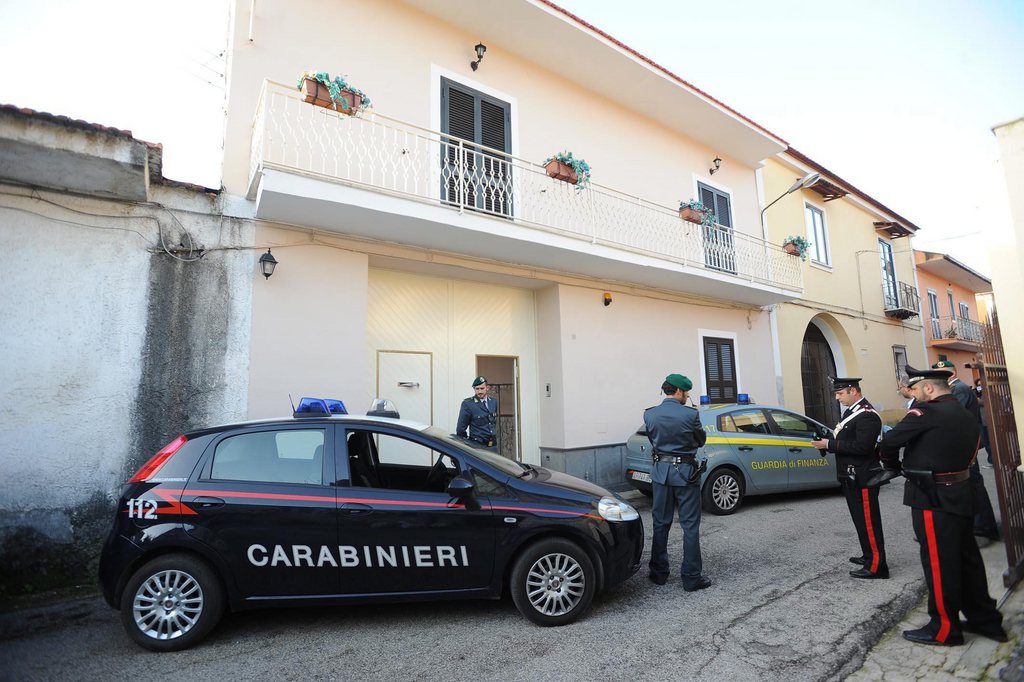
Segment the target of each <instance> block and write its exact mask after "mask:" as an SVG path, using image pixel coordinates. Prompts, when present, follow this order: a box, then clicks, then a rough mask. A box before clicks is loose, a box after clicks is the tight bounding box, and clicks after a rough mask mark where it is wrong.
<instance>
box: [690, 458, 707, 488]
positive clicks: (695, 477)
mask: <svg viewBox="0 0 1024 682" xmlns="http://www.w3.org/2000/svg"><path fill="white" fill-rule="evenodd" d="M707 470H708V461H707V460H706V459H702V460H701V461H700V466H697V467H693V473H692V474H690V477H689V478H688V479H686V480H687V482H689V483H694V484H695V483H697V482H698V481H700V477H701V476H703V475H704V472H705V471H707Z"/></svg>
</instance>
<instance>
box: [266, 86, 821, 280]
mask: <svg viewBox="0 0 1024 682" xmlns="http://www.w3.org/2000/svg"><path fill="white" fill-rule="evenodd" d="M261 168H275V169H279V170H285V171H289V172H297V173H301V174H305V175H310V176H313V177H317V178H321V179H326V180H329V181H333V182H338V183H342V184H346V185H351V186H356V187H361V188H364V189H370V190H374V191H378V192H384V193H387V194H392V195H398V196H402V197H405V198H408V199H410V200H414V201H419V202H426V203H430V204H435V205H439V206H446V207H450V208H451V209H452V210H457V211H459V212H463V211H474V212H477V213H481V214H486V215H490V216H493V217H494V218H496V219H501V220H511V221H514V222H515V223H516V224H518V225H524V226H529V227H531V228H535V229H539V230H545V231H548V232H554V233H558V234H561V235H566V236H569V237H572V238H576V239H581V240H586V241H588V242H591V243H594V244H602V245H605V246H609V247H612V248H615V249H621V250H623V251H630V252H634V253H638V254H643V255H647V256H652V257H656V258H661V259H665V260H669V261H673V262H676V263H679V264H682V265H685V266H692V267H698V268H704V269H707V270H709V271H714V272H719V273H725V274H727V275H733V276H735V277H736V278H738V279H741V280H748V281H751V282H756V283H759V284H766V285H770V286H776V287H780V288H784V289H790V290H794V291H799V290H801V288H802V276H801V271H800V260H799V259H798V258H796V257H794V256H791V255H789V254H787V253H785V252H784V251H782V249H781V248H780V247H778V246H775V245H774V244H769V243H767V242H765V241H763V240H761V239H758V238H756V237H751V236H749V235H746V234H743V233H741V232H737V231H735V230H732V229H730V228H725V227H721V226H717V225H716V226H711V227H705V226H701V225H695V224H692V223H689V222H686V221H683V220H681V219H680V218H679V215H678V212H677V211H676V210H675V209H674V208H670V207H667V206H663V205H659V204H655V203H653V202H650V201H647V200H645V199H642V198H640V197H636V196H632V195H629V194H625V193H623V192H619V191H616V190H614V189H611V188H608V187H604V186H601V185H598V184H596V183H590V185H589V186H588V187H587V188H586V189H585V190H581V191H578V190H577V189H576V188H575V187H574V186H573V185H569V184H567V183H565V182H562V181H559V180H555V179H552V178H550V177H548V175H547V174H546V173H545V172H544V169H543V167H541V166H540V165H538V164H537V163H533V162H530V161H526V160H523V159H519V158H516V157H514V156H512V155H510V154H506V153H505V152H502V151H500V150H496V149H491V148H488V147H484V146H481V145H475V144H472V143H470V142H466V141H464V140H461V139H458V138H454V137H450V136H448V135H445V134H443V133H440V132H437V131H432V130H427V129H425V128H421V127H419V126H415V125H412V124H409V123H404V122H401V121H398V120H396V119H392V118H389V117H386V116H383V115H381V114H376V113H374V114H360V115H358V116H348V115H345V114H340V113H338V112H335V111H332V110H330V109H325V108H323V107H317V106H313V105H311V104H306V103H305V102H303V101H302V97H301V95H300V93H299V92H298V91H297V90H296V89H295V88H293V87H288V86H286V85H282V84H280V83H273V82H269V81H265V82H264V87H263V90H262V92H261V95H260V102H259V105H258V107H257V111H256V116H255V118H254V120H253V131H252V147H251V157H250V166H249V180H250V197H252V196H255V191H256V184H257V182H258V178H259V171H260V169H261Z"/></svg>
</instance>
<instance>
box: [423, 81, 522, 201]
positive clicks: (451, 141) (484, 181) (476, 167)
mask: <svg viewBox="0 0 1024 682" xmlns="http://www.w3.org/2000/svg"><path fill="white" fill-rule="evenodd" d="M510 111H511V109H510V107H509V104H508V103H507V102H502V101H501V100H498V99H495V98H493V97H490V96H488V95H485V94H483V93H481V92H477V91H476V90H473V89H472V88H467V87H465V86H463V85H458V84H456V83H454V82H452V81H450V80H448V79H447V78H442V79H441V132H442V133H444V136H443V137H442V141H441V145H442V149H443V152H444V153H443V154H442V159H441V164H442V167H441V195H442V198H443V200H444V201H445V202H447V203H451V204H456V205H461V206H465V207H466V208H469V209H471V210H479V211H486V212H488V213H493V214H497V215H501V216H511V215H512V166H511V158H510V157H509V156H508V152H509V151H510V150H511V145H510V131H511V120H510ZM502 152H504V154H503V153H502Z"/></svg>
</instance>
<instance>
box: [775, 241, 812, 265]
mask: <svg viewBox="0 0 1024 682" xmlns="http://www.w3.org/2000/svg"><path fill="white" fill-rule="evenodd" d="M809 248H811V243H810V242H809V241H807V240H806V239H804V238H803V237H800V236H796V235H789V236H788V237H786V238H785V239H783V240H782V250H783V251H785V252H786V253H788V254H790V255H791V256H800V260H804V261H805V260H807V249H809Z"/></svg>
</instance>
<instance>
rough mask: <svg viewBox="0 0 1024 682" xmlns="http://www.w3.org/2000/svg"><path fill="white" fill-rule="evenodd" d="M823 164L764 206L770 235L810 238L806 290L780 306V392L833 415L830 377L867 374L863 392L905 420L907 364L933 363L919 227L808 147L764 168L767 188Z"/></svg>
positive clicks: (885, 412)
mask: <svg viewBox="0 0 1024 682" xmlns="http://www.w3.org/2000/svg"><path fill="white" fill-rule="evenodd" d="M811 172H817V173H820V174H821V180H820V181H819V182H818V183H817V184H815V185H813V186H812V187H810V188H809V189H799V190H796V191H795V192H793V193H792V195H790V196H785V197H784V198H783V199H781V200H779V201H778V202H777V203H775V204H774V205H772V206H771V207H770V208H769V209H768V210H767V211H765V218H764V222H765V226H766V227H765V229H766V234H767V236H768V240H769V241H771V242H773V243H776V244H781V243H782V242H783V240H784V239H785V238H786V237H788V236H790V235H793V236H802V237H804V238H805V239H807V241H809V242H810V243H811V246H810V248H809V249H808V251H807V253H806V254H805V255H806V261H805V262H803V263H802V264H801V267H802V269H803V275H804V293H803V296H802V297H801V298H800V299H797V300H793V301H791V302H786V303H782V304H780V305H778V306H776V313H775V314H776V315H777V318H778V321H777V327H778V339H777V346H776V347H777V349H778V354H777V357H776V358H775V367H776V375H777V377H778V383H779V392H780V394H781V396H782V398H781V399H782V401H783V402H784V403H785V405H786V406H787V407H790V408H792V409H796V410H803V411H804V412H805V413H806V414H808V415H809V416H811V417H814V418H815V419H818V420H819V421H822V422H824V423H827V424H834V423H836V422H837V421H838V417H839V413H838V407H837V403H836V401H835V399H834V398H833V395H832V388H831V385H830V382H829V380H828V379H829V377H830V376H855V377H862V378H863V381H862V383H861V388H862V389H863V390H864V394H865V396H866V397H867V398H868V399H869V400H870V401H871V402H872V403H873V404H874V405H875V407H876V408H877V409H878V410H879V411H880V412H881V413H882V417H883V420H884V421H886V422H887V423H894V422H896V421H899V419H901V418H902V417H903V415H904V413H905V410H904V407H905V401H903V400H902V399H901V398H900V397H899V396H898V395H897V394H896V387H897V382H898V378H899V374H900V373H901V372H902V371H903V366H904V365H906V364H908V363H909V364H910V365H912V366H914V367H922V366H924V364H925V362H926V356H925V342H924V337H923V335H922V325H921V316H920V310H921V307H920V302H919V300H918V295H917V283H916V280H915V277H916V274H915V269H914V256H913V250H912V248H911V244H910V242H911V239H912V235H913V233H914V232H916V231H917V230H918V228H917V226H915V225H914V224H912V223H911V222H909V221H908V220H906V219H905V218H903V217H901V216H900V215H898V214H897V213H895V212H893V211H892V210H891V209H889V208H887V207H886V206H884V205H882V204H880V203H879V202H878V201H876V200H874V199H872V198H871V197H870V196H868V195H866V194H864V193H863V192H860V191H859V190H857V189H856V188H855V187H853V186H852V185H851V184H850V183H848V182H846V181H845V180H843V179H842V178H840V177H838V176H837V175H835V174H834V173H832V172H830V171H829V170H828V169H826V168H824V167H822V166H820V165H819V164H817V163H815V162H814V161H812V160H811V159H809V158H807V157H806V156H804V155H803V154H801V153H800V152H798V151H796V150H794V149H790V150H788V151H787V152H786V153H784V154H781V155H779V156H778V157H776V158H773V159H771V160H769V161H768V162H767V163H766V164H765V167H764V171H763V173H764V186H765V196H766V197H768V198H770V199H772V198H775V197H778V196H780V195H782V194H784V193H785V192H786V190H787V189H788V188H789V187H790V186H791V185H792V184H793V181H794V178H799V177H802V176H804V175H805V174H806V173H811Z"/></svg>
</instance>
